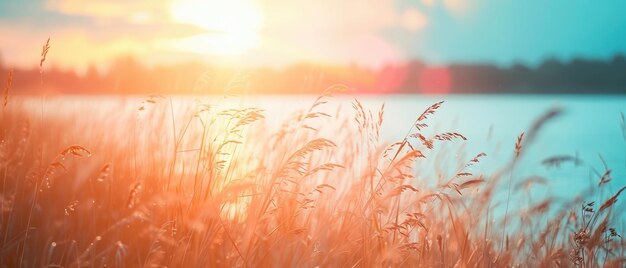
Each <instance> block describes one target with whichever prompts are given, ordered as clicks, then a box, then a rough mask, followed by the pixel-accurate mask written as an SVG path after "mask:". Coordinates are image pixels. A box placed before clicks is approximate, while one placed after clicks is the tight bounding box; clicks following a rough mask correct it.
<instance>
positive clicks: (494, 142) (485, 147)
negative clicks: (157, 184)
mask: <svg viewBox="0 0 626 268" xmlns="http://www.w3.org/2000/svg"><path fill="white" fill-rule="evenodd" d="M315 97H316V96H249V97H239V98H235V99H229V100H226V101H221V100H219V99H220V98H219V97H202V98H201V97H188V96H175V97H173V98H172V102H173V104H174V107H175V109H174V113H175V114H180V113H182V111H183V110H184V109H186V108H188V107H189V106H190V105H193V103H194V99H198V98H200V99H204V100H203V102H208V103H216V102H217V103H220V105H224V106H228V105H235V104H236V105H245V106H255V107H258V108H262V109H264V110H265V112H264V113H265V116H266V118H267V119H265V121H266V123H267V125H268V126H269V127H270V128H277V127H278V126H279V125H280V124H281V123H282V122H283V121H284V120H285V119H286V118H287V117H288V116H289V115H291V114H292V113H293V112H294V111H296V110H297V109H304V108H306V107H309V106H310V105H311V104H312V103H313V101H314V100H315ZM355 98H356V99H358V100H359V101H361V102H362V103H363V106H364V107H366V108H368V109H371V110H373V111H374V112H377V111H378V109H379V107H380V106H381V105H382V104H383V103H384V104H385V112H384V122H383V125H382V130H381V137H382V138H383V139H384V140H386V141H388V142H389V143H391V142H393V141H399V140H402V139H403V138H404V136H405V135H406V133H407V131H408V130H409V128H411V125H412V124H413V122H414V121H415V119H416V118H417V117H418V116H419V115H420V114H421V113H422V112H423V111H424V110H425V109H426V108H427V107H429V106H430V105H431V104H433V103H436V102H438V101H441V100H443V101H445V103H444V104H443V105H442V107H441V108H440V109H439V110H438V111H437V113H436V114H434V115H432V116H431V117H430V118H429V119H428V120H429V121H428V122H429V124H430V126H431V129H432V131H433V132H432V133H436V132H437V131H439V132H449V131H454V132H458V133H461V134H463V135H464V136H465V137H466V138H467V141H464V142H461V141H453V142H452V143H453V144H454V145H451V146H452V148H453V149H448V151H447V152H448V153H449V152H454V156H455V159H456V162H457V163H464V162H465V161H467V160H469V159H471V158H472V156H475V155H477V154H478V153H481V152H484V153H486V154H487V157H485V158H484V159H483V160H482V161H481V163H480V165H477V166H476V167H473V172H476V173H478V174H490V173H493V172H495V171H496V170H498V169H499V168H500V167H502V166H504V165H505V164H506V163H508V161H510V160H511V159H512V157H513V154H514V153H513V151H514V145H515V142H516V139H517V137H518V135H520V133H522V132H528V131H529V129H530V128H531V126H532V125H533V123H534V122H535V120H536V119H538V118H539V117H541V116H542V115H543V114H545V113H546V112H547V111H548V110H550V109H553V108H559V109H562V111H563V113H562V114H561V115H560V116H558V117H556V118H554V119H553V120H550V121H549V122H548V123H547V124H546V125H545V126H544V127H543V128H542V129H541V131H540V132H539V135H538V136H537V139H536V141H535V142H534V143H533V144H532V145H530V146H529V147H528V148H526V149H527V151H526V154H525V156H524V158H523V161H520V164H519V166H518V167H517V168H516V171H515V176H514V177H519V178H524V177H528V176H542V177H545V178H547V179H549V184H548V185H547V186H546V188H545V189H544V190H543V193H546V194H552V195H556V196H570V197H571V196H572V193H579V192H582V191H583V190H584V189H586V188H587V187H590V186H593V185H597V183H598V182H599V180H600V177H601V175H602V174H603V173H604V171H605V167H604V164H603V161H604V162H605V163H606V166H607V167H608V168H609V169H611V170H612V175H613V176H612V177H613V180H612V181H611V182H610V183H609V187H610V189H619V188H620V187H621V186H623V185H625V184H626V134H625V133H624V132H623V131H624V129H622V128H623V127H622V125H621V124H622V123H621V120H622V119H621V113H622V112H626V96H600V95H486V96H485V95H450V96H415V95H383V96H374V95H368V96H340V97H335V98H334V99H333V100H332V101H331V102H329V103H328V104H327V106H329V107H331V108H330V109H329V110H330V111H333V109H335V107H340V109H343V110H344V111H346V110H351V109H352V104H351V103H352V102H353V100H354V99H355ZM23 100H24V101H25V103H26V104H27V105H32V109H31V111H33V117H35V118H36V117H38V116H41V114H43V116H44V117H46V118H55V117H57V118H62V117H72V116H76V115H80V114H81V113H82V112H81V111H85V110H86V109H87V110H92V111H93V110H102V112H101V113H98V116H100V117H94V118H92V120H105V118H108V117H110V114H111V113H110V112H109V111H108V110H116V111H119V110H123V111H125V113H127V114H132V113H133V111H134V110H136V109H137V107H139V105H140V102H141V97H108V96H106V97H102V96H71V97H46V98H45V100H44V99H42V98H40V97H34V98H23ZM42 101H44V105H43V106H42V105H41V103H42ZM58 106H62V107H64V109H62V110H57V109H55V108H54V107H58ZM106 120H110V119H106ZM121 122H122V121H120V124H123V123H121ZM435 130H436V131H435ZM103 135H106V134H103ZM328 135H329V136H331V139H332V133H328ZM450 150H452V151H450ZM564 155H567V156H572V157H576V158H578V159H579V160H580V161H581V163H580V164H578V165H574V164H573V163H571V162H567V163H563V164H562V165H560V166H558V167H555V166H549V165H545V164H543V162H544V160H546V159H548V158H550V157H554V156H564Z"/></svg>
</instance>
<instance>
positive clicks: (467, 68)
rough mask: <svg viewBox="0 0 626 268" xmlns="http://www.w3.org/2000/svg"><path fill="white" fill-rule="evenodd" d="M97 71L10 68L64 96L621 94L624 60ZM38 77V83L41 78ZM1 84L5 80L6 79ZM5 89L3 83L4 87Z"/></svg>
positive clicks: (16, 76)
mask: <svg viewBox="0 0 626 268" xmlns="http://www.w3.org/2000/svg"><path fill="white" fill-rule="evenodd" d="M9 69H10V67H9V66H6V65H4V64H1V63H0V79H2V80H1V81H6V80H7V74H8V72H9ZM108 70H109V71H107V72H105V73H99V72H98V71H97V70H96V68H94V67H90V68H89V69H88V70H87V72H86V73H85V74H84V75H78V74H77V73H76V72H74V71H71V70H60V69H58V68H55V67H54V66H52V67H48V66H44V69H43V74H41V73H40V70H39V68H32V69H15V70H14V71H13V83H12V84H13V87H12V89H11V92H12V93H14V94H39V93H42V92H53V93H65V94H149V93H171V94H223V93H224V92H225V91H231V92H233V93H261V94H303V93H313V94H317V93H319V92H320V91H321V90H323V89H324V88H325V87H326V86H329V85H332V84H345V85H347V86H350V87H351V88H353V89H354V90H355V91H356V93H403V94H406V93H461V94H471V93H514V94H520V93H530V94H544V93H545V94H560V93H564V94H624V93H626V58H625V57H624V56H623V55H616V56H614V57H613V58H612V59H610V60H607V61H601V60H588V59H574V60H572V61H569V62H561V61H558V60H555V59H548V60H545V61H544V62H543V63H542V64H540V65H539V66H537V67H534V68H531V67H528V66H525V65H521V64H516V65H513V66H510V67H506V68H503V67H498V66H495V65H489V64H451V65H448V66H438V67H435V66H429V65H427V64H425V63H423V62H421V61H418V60H413V61H410V62H408V63H406V64H395V65H388V66H385V67H383V68H380V69H378V70H372V69H367V68H362V67H359V66H356V65H348V66H331V65H320V64H295V65H292V66H289V67H286V68H282V69H272V68H255V69H248V70H235V69H232V68H218V67H214V66H213V67H212V66H208V65H206V64H202V63H197V62H196V63H193V62H192V63H186V64H176V65H168V66H159V67H145V66H144V65H142V64H140V63H139V62H138V61H137V60H135V59H133V58H121V59H118V60H117V61H115V62H114V63H113V64H111V66H110V67H109V68H108ZM42 82H43V83H42ZM3 84H4V83H3ZM3 88H4V87H3Z"/></svg>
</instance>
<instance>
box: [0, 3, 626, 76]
mask: <svg viewBox="0 0 626 268" xmlns="http://www.w3.org/2000/svg"><path fill="white" fill-rule="evenodd" d="M624 14H626V1H623V0H600V1H588V0H523V1H521V0H520V1H513V0H414V1H408V0H229V1H223V0H137V1H124V0H90V1H83V0H21V1H15V0H0V60H1V61H2V62H3V63H4V64H7V65H11V66H15V67H29V66H34V65H37V64H38V63H39V53H40V51H41V46H42V45H43V44H44V43H45V41H46V39H47V38H48V37H50V38H51V41H50V43H51V49H50V54H49V63H50V64H53V65H56V66H59V67H61V68H73V69H77V70H79V71H80V70H85V69H86V68H87V67H88V66H90V65H96V66H106V65H107V64H108V63H110V62H112V61H113V60H114V59H116V58H119V57H123V56H128V55H130V56H133V57H135V58H137V59H139V60H140V61H142V62H143V63H145V64H147V65H157V64H164V63H176V62H187V61H192V60H193V61H203V62H207V63H213V64H234V65H253V66H272V67H280V66H286V65H289V64H294V63H298V62H306V61H312V62H318V63H328V64H356V65H361V66H365V67H372V68H378V67H381V66H384V65H385V64H389V63H400V62H405V61H407V60H410V59H414V58H417V59H421V60H423V61H426V62H427V63H429V64H433V65H443V64H449V63H492V64H498V65H503V66H506V65H512V64H516V63H522V64H529V65H536V64H539V63H540V62H541V61H542V60H545V59H546V58H556V59H559V60H563V61H567V60H571V59H572V58H574V57H583V58H595V59H610V58H612V57H613V55H615V54H617V53H625V54H626V15H624Z"/></svg>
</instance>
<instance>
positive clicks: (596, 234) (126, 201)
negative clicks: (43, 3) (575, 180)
mask: <svg viewBox="0 0 626 268" xmlns="http://www.w3.org/2000/svg"><path fill="white" fill-rule="evenodd" d="M45 51H47V49H46V47H45V46H44V52H45ZM42 57H43V59H42V63H43V60H45V53H43V54H42ZM235 84H236V85H235ZM235 84H234V85H233V86H232V87H233V88H236V87H238V86H237V85H238V84H239V82H237V83H235ZM7 88H8V87H7ZM346 89H347V88H346V87H344V86H340V85H337V86H333V87H330V88H329V89H327V90H326V91H324V92H323V93H322V95H321V96H320V97H318V98H317V99H315V100H314V101H313V103H312V104H311V106H310V107H308V108H305V109H303V110H302V112H300V113H297V114H295V115H294V116H293V117H291V118H290V119H288V120H286V121H285V122H284V124H283V125H282V127H280V129H277V130H272V129H271V128H269V127H267V125H266V121H267V120H271V118H270V119H266V118H265V116H264V113H263V111H262V110H259V109H256V108H253V107H238V106H228V105H225V104H224V103H225V102H227V101H228V99H227V98H224V99H220V100H215V101H214V102H213V103H205V102H201V101H198V102H195V103H187V104H186V105H185V108H182V109H175V108H174V102H173V101H172V100H171V99H169V98H168V97H165V96H148V97H146V98H145V99H144V100H142V101H141V103H134V102H129V101H120V102H119V103H118V104H116V105H114V106H111V107H95V109H84V110H80V111H71V112H70V114H67V115H64V116H59V117H58V118H56V119H45V118H43V117H38V113H39V111H37V112H33V111H32V109H33V107H32V105H29V104H28V101H27V100H24V99H22V100H19V99H16V98H14V99H12V101H11V102H10V103H9V105H8V106H7V105H6V104H5V106H6V107H5V108H4V109H3V110H2V113H3V114H2V117H0V118H1V119H2V121H1V125H0V135H1V137H0V176H1V179H2V181H1V185H2V193H1V194H2V195H1V196H0V198H1V200H2V203H1V204H2V206H1V211H0V214H1V215H0V216H1V218H0V223H1V228H0V234H1V235H2V238H1V239H0V241H2V247H1V250H2V251H1V255H0V256H1V259H0V262H1V263H2V264H3V265H4V266H7V267H42V266H45V267H58V266H71V267H101V266H105V265H106V266H109V267H110V266H112V267H123V266H128V267H139V266H146V267H159V266H169V267H207V266H224V267H233V266H235V267H238V266H275V267H300V266H305V267H316V266H320V267H328V266H331V267H355V266H358V267H372V266H404V267H509V266H511V267H512V266H517V267H529V266H530V267H601V266H604V267H624V265H625V260H626V252H625V251H624V246H625V244H624V241H623V239H622V237H621V236H620V232H621V231H623V230H622V229H621V228H622V225H621V224H622V220H623V217H622V216H621V214H620V213H621V212H622V211H617V208H618V206H616V204H618V202H619V200H618V198H619V197H620V194H621V193H622V192H623V191H624V189H626V188H621V189H620V190H619V191H614V190H612V189H610V188H608V186H607V182H608V181H609V180H610V175H611V173H610V170H609V169H608V168H606V172H605V173H604V175H602V176H600V177H598V178H597V180H598V182H599V183H598V184H597V185H595V186H594V188H592V189H589V192H588V193H586V194H583V195H582V196H580V197H574V196H573V197H572V199H571V200H557V199H556V198H553V197H550V196H547V197H545V199H542V200H539V201H537V202H531V200H530V199H529V200H528V203H527V205H525V206H521V205H517V206H514V207H513V208H514V210H512V211H509V208H508V204H509V201H510V199H509V198H510V197H511V196H512V195H516V196H518V197H522V198H523V196H524V194H525V193H527V192H529V191H532V189H533V187H535V186H536V185H542V184H546V183H547V180H546V179H545V178H540V177H530V178H517V177H516V175H515V173H514V167H515V164H514V163H515V161H518V159H520V158H523V157H524V153H523V152H524V150H525V148H526V147H527V146H530V145H532V142H533V140H534V139H535V136H536V133H537V132H538V131H540V128H541V127H542V125H544V124H546V123H548V121H549V120H550V119H551V118H553V117H555V116H557V115H558V113H559V112H558V111H549V112H548V113H547V114H546V115H545V116H543V117H541V118H540V119H539V120H538V121H537V123H536V124H535V125H534V126H533V127H532V128H531V129H529V131H528V132H527V134H526V136H523V134H522V135H520V136H519V137H518V138H517V142H516V143H515V146H511V147H512V148H511V149H512V150H513V153H512V154H511V164H509V165H507V166H505V167H503V169H502V171H500V172H497V173H496V174H474V172H473V171H472V169H471V167H472V166H474V165H480V162H481V160H482V159H483V158H485V157H488V156H487V155H486V154H485V153H479V154H477V155H476V156H475V157H472V158H468V159H461V161H460V162H459V163H457V164H455V165H454V167H452V168H445V169H441V168H439V167H440V166H441V163H442V160H441V158H442V157H441V156H442V155H443V156H445V155H449V154H453V153H454V152H451V151H450V150H449V149H446V148H449V147H448V146H444V145H446V144H450V145H454V144H458V143H460V142H465V140H466V137H465V136H463V135H462V134H461V133H456V132H453V131H452V132H443V133H437V132H434V131H432V129H431V128H430V127H429V125H428V121H429V120H433V118H435V117H436V112H437V110H438V109H443V108H444V103H443V102H438V103H435V104H433V105H432V106H430V107H427V108H426V110H425V111H424V113H422V114H421V115H418V116H417V119H416V121H415V122H414V124H413V125H409V126H407V127H408V128H409V129H408V131H407V134H406V136H405V137H404V138H403V139H402V140H401V141H398V142H395V143H386V142H385V141H382V140H381V138H380V130H381V128H382V127H383V126H384V122H383V115H384V106H382V107H380V108H379V109H376V110H374V111H373V112H372V111H370V110H369V109H367V108H366V107H364V105H363V104H362V103H361V102H359V101H358V100H354V102H353V103H352V104H353V105H352V107H353V110H351V111H345V110H343V111H340V112H332V111H334V110H335V107H336V105H334V104H333V103H332V102H333V95H334V94H337V93H343V92H345V91H346ZM232 94H233V92H229V94H228V95H229V96H230V95H232ZM6 98H7V97H6V96H5V99H6ZM229 98H232V97H229ZM47 101H48V102H49V103H46V104H45V110H46V111H49V110H55V111H56V112H57V113H59V114H63V111H66V110H67V109H65V108H63V107H62V103H64V102H54V101H53V100H47ZM41 105H42V107H41V110H42V111H43V110H44V106H43V105H44V104H41ZM84 107H91V106H89V104H85V105H84ZM70 110H71V109H70ZM555 159H556V158H555ZM557 160H558V161H569V160H571V159H570V158H567V159H565V158H563V159H561V158H558V159H557ZM557 160H554V161H557ZM503 177H504V178H506V179H508V180H506V179H503ZM514 180H515V183H514V182H513V181H514ZM512 185H516V187H514V188H513V187H512ZM507 186H508V191H509V192H508V195H507V197H506V200H507V202H506V203H507V205H506V212H505V213H504V217H503V216H502V215H501V214H502V209H503V204H502V202H503V201H504V200H503V199H502V198H498V197H497V195H496V193H498V192H502V191H506V190H507V188H506V187H507ZM596 204H600V206H597V205H596Z"/></svg>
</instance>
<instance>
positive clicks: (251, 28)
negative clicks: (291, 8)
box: [170, 0, 263, 56]
mask: <svg viewBox="0 0 626 268" xmlns="http://www.w3.org/2000/svg"><path fill="white" fill-rule="evenodd" d="M170 11H171V16H172V18H173V20H174V21H175V22H177V23H185V24H191V25H194V26H197V27H200V28H202V29H204V30H206V32H205V33H202V34H198V35H195V36H192V37H188V38H183V39H181V40H179V41H177V42H176V43H177V44H176V46H177V47H178V48H179V49H181V50H184V51H187V52H193V53H198V54H206V55H221V56H232V55H240V54H242V53H244V52H246V51H248V50H250V49H253V48H257V47H258V46H259V45H260V36H259V31H260V29H261V27H262V26H263V12H262V10H261V8H260V7H259V6H258V5H257V4H256V3H255V2H254V1H253V0H228V1H224V0H217V1H216V0H204V1H203V0H177V1H174V2H173V3H172V5H171V9H170Z"/></svg>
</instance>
